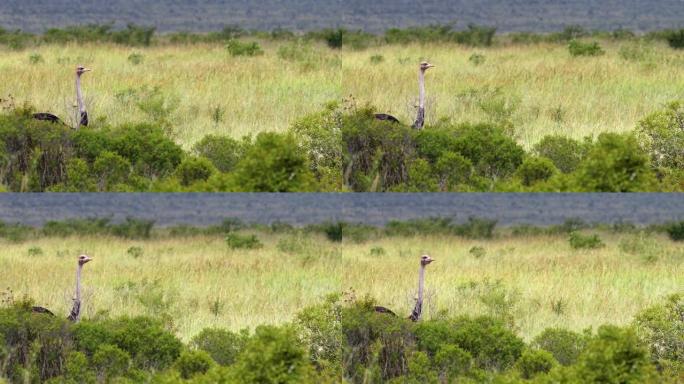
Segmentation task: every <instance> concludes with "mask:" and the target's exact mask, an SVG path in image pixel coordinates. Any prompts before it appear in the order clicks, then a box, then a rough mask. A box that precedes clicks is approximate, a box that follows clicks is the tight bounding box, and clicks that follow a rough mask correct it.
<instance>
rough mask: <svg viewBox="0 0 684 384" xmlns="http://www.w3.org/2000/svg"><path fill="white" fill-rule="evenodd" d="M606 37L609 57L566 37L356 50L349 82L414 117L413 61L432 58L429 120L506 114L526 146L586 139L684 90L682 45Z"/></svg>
mask: <svg viewBox="0 0 684 384" xmlns="http://www.w3.org/2000/svg"><path fill="white" fill-rule="evenodd" d="M601 44H602V46H603V48H604V49H605V51H606V54H605V55H603V56H600V57H579V58H574V57H572V56H571V55H570V54H569V53H568V48H567V46H565V45H558V44H557V45H545V44H542V45H531V46H521V45H513V46H508V47H497V48H489V49H487V48H485V49H479V48H477V49H475V48H466V47H462V46H458V45H448V46H447V45H426V46H419V45H408V46H404V47H402V46H383V47H378V48H371V49H368V50H364V51H348V52H345V53H344V55H343V58H344V60H343V80H342V81H343V89H344V93H345V95H350V94H351V95H354V97H355V98H356V99H357V102H360V103H369V104H371V105H373V106H375V107H377V109H378V110H379V111H383V112H387V113H391V114H394V115H395V116H397V117H398V118H399V119H400V120H402V121H404V122H412V121H413V119H414V118H415V108H414V106H415V105H417V98H418V96H417V87H418V86H417V65H415V63H418V62H419V61H420V60H421V59H428V60H429V61H430V62H431V63H433V64H435V65H436V68H434V69H432V70H430V71H429V72H428V74H427V79H426V89H427V124H431V123H432V124H434V123H435V122H437V121H438V120H439V119H441V118H445V117H446V118H449V119H451V120H454V121H478V120H495V121H497V120H506V121H510V122H511V123H513V125H514V127H515V128H516V134H517V136H518V139H519V141H520V142H521V143H522V144H523V145H524V146H526V147H528V148H529V147H530V146H531V145H533V144H534V143H536V142H537V141H539V140H540V139H541V138H542V137H543V136H545V135H548V134H562V135H567V136H570V137H573V138H577V139H579V138H582V137H584V136H587V135H592V134H593V135H597V134H598V133H600V132H607V131H611V132H624V131H629V130H632V129H634V127H635V126H636V123H637V122H638V121H639V120H640V119H641V118H643V117H644V115H646V114H648V113H650V112H651V111H653V110H655V109H658V108H660V107H661V106H662V104H663V103H665V102H667V101H669V100H675V99H681V98H682V97H684V93H683V92H682V89H684V79H683V78H682V76H681V75H680V73H681V68H682V66H683V65H684V52H681V51H680V52H677V51H675V50H673V49H670V48H669V47H667V46H666V45H665V44H662V45H661V44H658V43H649V44H648V45H640V44H639V43H634V42H620V43H611V42H602V43H601ZM473 55H479V57H478V56H473ZM373 56H375V58H372V57H373ZM373 62H375V64H373ZM478 62H479V64H478Z"/></svg>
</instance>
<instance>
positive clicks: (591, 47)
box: [568, 40, 605, 56]
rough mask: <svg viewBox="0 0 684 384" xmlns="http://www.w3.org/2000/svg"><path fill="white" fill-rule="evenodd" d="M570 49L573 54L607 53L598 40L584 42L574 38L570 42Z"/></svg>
mask: <svg viewBox="0 0 684 384" xmlns="http://www.w3.org/2000/svg"><path fill="white" fill-rule="evenodd" d="M568 51H570V54H571V55H572V56H601V55H603V54H604V53H605V51H604V50H603V48H601V46H600V45H599V43H598V42H596V41H593V42H583V41H579V40H572V41H571V42H570V44H568Z"/></svg>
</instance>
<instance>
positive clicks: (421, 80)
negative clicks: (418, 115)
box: [418, 70, 425, 109]
mask: <svg viewBox="0 0 684 384" xmlns="http://www.w3.org/2000/svg"><path fill="white" fill-rule="evenodd" d="M418 88H419V89H420V98H419V100H418V107H420V108H421V109H422V108H425V71H423V70H421V71H420V72H419V73H418Z"/></svg>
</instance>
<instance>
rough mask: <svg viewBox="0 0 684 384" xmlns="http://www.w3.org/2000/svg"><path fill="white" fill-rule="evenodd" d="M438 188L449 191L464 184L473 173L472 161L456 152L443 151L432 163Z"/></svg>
mask: <svg viewBox="0 0 684 384" xmlns="http://www.w3.org/2000/svg"><path fill="white" fill-rule="evenodd" d="M434 172H435V173H436V175H437V180H438V182H439V187H440V190H441V191H443V192H446V191H450V190H452V189H453V188H454V187H456V186H458V185H459V184H465V183H467V182H468V180H469V179H470V177H471V175H472V173H473V163H472V162H471V161H470V160H468V159H466V158H465V157H463V156H462V155H461V154H459V153H456V152H443V153H442V154H440V156H439V158H438V159H437V162H436V163H435V165H434Z"/></svg>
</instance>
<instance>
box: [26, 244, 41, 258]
mask: <svg viewBox="0 0 684 384" xmlns="http://www.w3.org/2000/svg"><path fill="white" fill-rule="evenodd" d="M28 255H29V256H42V255H43V249H42V248H41V247H36V246H33V247H31V248H29V249H28Z"/></svg>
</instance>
